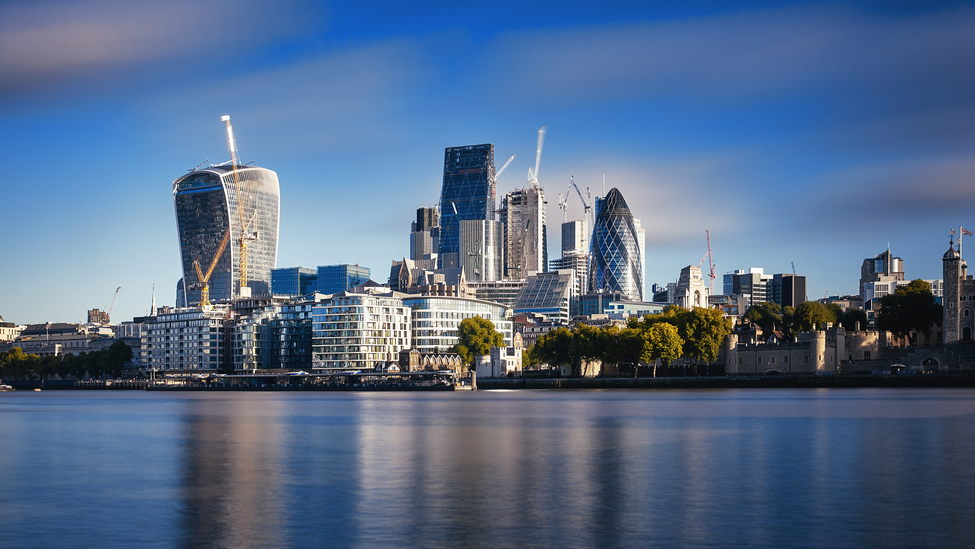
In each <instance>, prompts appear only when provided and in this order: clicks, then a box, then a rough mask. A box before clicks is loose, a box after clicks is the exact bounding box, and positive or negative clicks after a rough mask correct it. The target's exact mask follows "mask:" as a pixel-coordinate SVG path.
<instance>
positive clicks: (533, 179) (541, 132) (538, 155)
mask: <svg viewBox="0 0 975 549" xmlns="http://www.w3.org/2000/svg"><path fill="white" fill-rule="evenodd" d="M544 142H545V126H542V127H541V128H538V148H537V149H536V151H535V171H532V169H531V168H528V183H529V184H531V186H532V187H537V186H538V166H539V164H541V162H542V144H543V143H544Z"/></svg>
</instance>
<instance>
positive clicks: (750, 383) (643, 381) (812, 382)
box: [6, 373, 975, 391]
mask: <svg viewBox="0 0 975 549" xmlns="http://www.w3.org/2000/svg"><path fill="white" fill-rule="evenodd" d="M6 383H7V384H8V385H11V386H12V388H13V389H14V390H19V391H31V390H34V389H38V388H39V389H42V390H72V389H75V390H148V391H430V390H435V391H436V390H441V391H442V390H448V391H449V390H456V389H460V388H461V387H455V386H454V385H448V384H432V383H404V384H392V383H350V384H342V385H322V384H305V383H290V384H283V383H282V384H278V383H268V384H263V383H262V384H234V385H226V384H210V385H207V384H193V385H188V384H187V385H162V384H158V385H150V383H149V381H148V380H139V381H134V380H133V381H128V382H123V381H115V382H105V381H94V382H93V381H88V382H80V383H77V384H76V383H75V382H70V381H58V382H52V381H45V382H44V384H41V382H40V381H7V382H6ZM844 387H848V388H852V387H876V388H897V387H904V388H909V387H929V388H934V387H945V388H950V387H975V373H973V374H923V375H920V374H919V375H906V374H890V375H884V374H880V375H877V374H863V375H857V374H844V375H808V374H807V375H775V376H711V377H657V378H647V377H641V378H605V377H597V378H541V379H540V378H533V379H529V378H514V379H507V378H502V379H484V378H482V379H479V380H477V388H478V389H479V390H491V389H508V390H520V389H803V388H844ZM464 388H466V387H464Z"/></svg>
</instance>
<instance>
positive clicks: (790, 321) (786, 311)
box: [782, 305, 796, 333]
mask: <svg viewBox="0 0 975 549" xmlns="http://www.w3.org/2000/svg"><path fill="white" fill-rule="evenodd" d="M795 318H796V308H795V307H792V306H788V305H787V306H785V307H782V328H783V329H784V330H785V331H786V332H789V333H792V327H793V326H794V325H795Z"/></svg>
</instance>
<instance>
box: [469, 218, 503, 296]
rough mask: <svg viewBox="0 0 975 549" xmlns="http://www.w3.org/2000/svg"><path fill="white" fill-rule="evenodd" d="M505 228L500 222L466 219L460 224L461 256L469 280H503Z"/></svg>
mask: <svg viewBox="0 0 975 549" xmlns="http://www.w3.org/2000/svg"><path fill="white" fill-rule="evenodd" d="M503 227H504V226H503V225H502V224H501V222H500V221H485V220H476V219H465V220H463V221H461V222H460V256H461V263H462V264H463V267H464V277H465V278H466V279H467V280H470V281H472V282H481V281H485V280H501V278H502V259H503V256H504V252H503V249H502V244H503V243H504V239H503V237H502V229H503Z"/></svg>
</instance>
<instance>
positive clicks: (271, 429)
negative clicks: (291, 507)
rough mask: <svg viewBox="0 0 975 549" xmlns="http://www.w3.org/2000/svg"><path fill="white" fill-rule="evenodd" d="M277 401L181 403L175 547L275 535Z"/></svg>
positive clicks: (268, 539) (279, 518)
mask: <svg viewBox="0 0 975 549" xmlns="http://www.w3.org/2000/svg"><path fill="white" fill-rule="evenodd" d="M283 405H284V403H283V402H281V401H277V400H274V399H267V398H265V399H260V400H254V399H246V400H244V399H240V400H238V399H234V398H214V399H189V400H188V401H187V403H186V409H185V411H184V415H183V418H182V419H183V421H182V429H183V433H182V435H183V436H182V440H181V445H182V448H181V454H182V460H181V462H182V469H181V471H180V472H181V475H182V480H181V482H180V486H179V490H180V495H179V497H180V499H181V501H182V504H183V505H182V507H181V510H180V517H179V519H178V520H179V525H180V527H181V528H180V530H181V531H182V540H181V543H180V546H181V547H241V548H247V547H271V546H275V545H278V544H279V542H280V540H281V539H283V534H284V532H283V531H282V530H281V528H282V526H283V511H284V505H283V502H282V495H283V494H282V493H281V487H282V484H283V483H282V481H283V480H284V479H283V471H282V467H283V465H284V464H283V462H282V458H281V451H282V450H284V449H285V448H284V446H283V445H282V444H281V442H282V441H281V433H280V429H279V428H278V426H279V425H280V423H281V419H282V416H283V414H282V407H283Z"/></svg>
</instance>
